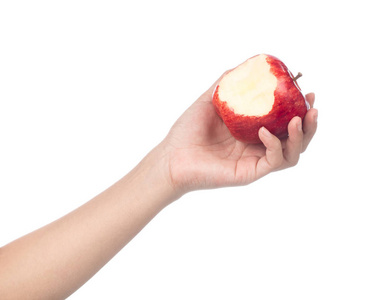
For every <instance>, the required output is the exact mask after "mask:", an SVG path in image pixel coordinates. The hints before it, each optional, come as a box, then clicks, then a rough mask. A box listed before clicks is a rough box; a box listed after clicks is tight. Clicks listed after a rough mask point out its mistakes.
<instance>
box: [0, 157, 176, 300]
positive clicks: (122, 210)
mask: <svg viewBox="0 0 380 300" xmlns="http://www.w3.org/2000/svg"><path fill="white" fill-rule="evenodd" d="M154 151H155V150H154ZM154 151H153V153H150V154H149V155H148V156H147V157H146V158H145V159H144V160H143V161H142V162H141V163H140V164H139V165H138V166H137V167H136V168H135V169H134V170H132V171H131V172H130V173H129V174H128V175H126V176H125V177H124V178H122V179H121V180H120V181H118V182H117V183H115V184H114V185H113V186H111V187H110V188H109V189H107V190H106V191H104V192H103V193H101V194H100V195H98V196H96V197H95V198H94V199H92V200H90V201H89V202H87V203H86V204H84V205H83V206H81V207H79V208H78V209H76V210H75V211H73V212H71V213H70V214H68V215H66V216H64V217H62V218H61V219H59V220H57V221H55V222H53V223H51V224H49V225H47V226H45V227H43V228H41V229H39V230H37V231H35V232H32V233H30V234H28V235H26V236H24V237H22V238H20V239H18V240H16V241H14V242H12V243H10V244H8V245H6V246H4V247H3V248H1V249H0V294H1V295H2V299H62V298H65V297H67V296H69V295H70V294H71V293H73V292H74V291H75V290H77V289H78V288H79V287H80V286H81V285H83V284H84V283H85V282H86V281H87V280H88V279H90V278H91V277H92V276H93V275H94V274H95V273H96V272H97V271H98V270H99V269H100V268H102V267H103V266H104V264H106V263H107V262H108V261H109V260H110V259H111V258H112V257H113V256H114V255H115V254H116V253H117V252H118V251H120V250H121V249H122V248H123V247H124V246H125V245H126V244H127V243H128V242H129V241H130V240H131V239H132V238H133V237H134V236H135V235H136V234H137V233H138V232H139V231H140V230H141V229H142V228H143V227H144V226H145V225H146V224H147V223H148V222H149V221H150V220H151V219H152V218H153V217H154V216H155V215H156V214H157V213H158V212H159V211H160V210H161V209H163V208H164V207H165V206H166V205H168V204H169V203H170V202H171V201H173V200H174V199H175V196H174V194H173V192H172V190H171V187H170V185H168V184H167V182H166V180H165V178H164V174H161V172H162V170H161V169H160V165H159V162H160V158H159V157H156V154H155V153H154Z"/></svg>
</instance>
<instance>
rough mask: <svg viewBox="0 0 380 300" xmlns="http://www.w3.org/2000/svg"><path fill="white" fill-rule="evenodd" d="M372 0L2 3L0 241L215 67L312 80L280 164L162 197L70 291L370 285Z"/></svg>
mask: <svg viewBox="0 0 380 300" xmlns="http://www.w3.org/2000/svg"><path fill="white" fill-rule="evenodd" d="M375 4H376V1H313V2H311V1H280V0H278V1H239V0H235V1H207V0H203V1H195V0H193V1H186V2H185V1H165V0H163V1H1V2H0V245H4V244H6V243H8V242H10V241H12V240H13V239H15V238H17V237H20V236H22V235H24V234H26V233H28V232H30V231H31V230H34V229H36V228H39V227H41V226H43V225H45V224H47V223H49V222H51V221H53V220H55V219H56V218H59V217H61V216H62V215H64V214H66V213H67V212H69V211H71V210H73V209H75V208H76V207H78V206H80V205H81V204H83V203H84V202H86V201H88V200H89V199H91V198H92V197H93V196H95V195H96V194H98V193H99V192H101V191H103V190H104V189H105V188H107V187H108V186H109V185H111V184H112V183H114V182H115V181H116V180H118V179H119V178H120V177H122V176H123V175H124V174H125V173H127V172H128V171H129V170H130V169H131V168H133V167H134V166H135V165H136V164H137V163H138V162H139V160H140V159H141V158H142V157H144V155H145V154H146V153H147V152H148V151H149V150H150V149H151V148H152V147H154V146H155V145H156V144H157V143H158V142H160V141H161V140H162V138H163V137H164V136H165V135H166V133H167V132H168V130H169V129H170V127H171V125H172V124H173V122H174V121H175V120H176V119H177V118H178V117H179V116H180V114H181V113H182V112H183V111H184V110H185V109H186V108H187V107H188V106H189V105H191V103H192V102H193V101H195V100H196V99H197V97H198V96H199V95H200V94H202V93H203V92H204V91H205V90H206V89H207V88H208V87H209V86H210V85H211V84H212V83H213V82H214V81H215V80H216V79H217V78H218V77H219V76H220V75H221V74H222V73H223V72H224V71H225V70H227V69H230V68H232V67H234V66H236V65H237V64H239V63H241V62H242V61H244V60H245V59H247V58H249V57H251V56H253V55H255V54H258V53H268V54H272V55H275V56H277V57H279V58H280V59H282V60H283V61H284V62H285V64H286V65H287V66H288V67H289V68H290V69H291V70H292V72H293V73H297V72H299V71H301V72H302V73H303V74H304V76H303V77H302V78H301V79H300V80H299V84H300V86H301V88H302V90H303V91H304V92H305V93H307V92H311V91H314V92H315V93H316V107H317V108H318V109H319V128H318V132H317V135H316V136H315V139H314V140H313V141H312V143H311V144H310V148H309V149H308V151H307V152H305V153H304V154H303V155H302V158H301V160H300V162H299V164H298V165H297V166H296V167H295V168H292V169H288V170H286V171H282V172H278V173H275V174H271V175H269V176H267V177H265V178H263V179H261V180H259V181H257V182H255V183H253V184H251V185H250V186H247V187H241V188H226V189H220V190H211V191H201V192H194V193H191V194H188V195H186V196H185V197H183V198H182V199H181V200H179V201H177V202H176V203H174V204H172V205H171V206H169V207H167V208H166V209H165V210H164V211H162V212H161V213H160V214H159V215H158V216H157V217H156V218H155V219H154V220H153V221H152V222H151V223H149V225H148V226H147V227H146V228H145V229H144V230H143V231H142V232H141V233H140V234H139V235H138V236H137V237H136V238H135V239H134V240H132V242H131V243H130V244H129V245H127V247H126V248H124V249H123V250H122V251H121V252H120V253H119V254H118V255H117V256H116V257H115V258H114V259H113V260H112V261H111V262H110V263H109V264H108V265H107V266H105V267H104V268H103V269H102V270H101V271H100V272H99V273H98V274H97V275H96V276H95V277H94V278H92V279H91V280H90V281H89V282H88V283H87V284H86V285H84V286H83V287H82V288H81V289H80V290H79V291H77V292H76V293H75V294H74V295H73V296H71V297H70V299H135V300H139V299H292V300H295V299H379V298H380V255H379V253H380V203H379V201H380V193H379V175H378V174H379V167H380V163H379V158H378V154H379V153H378V152H379V148H378V145H379V143H378V137H379V129H380V126H379V109H380V95H379V86H380V84H379V79H380V77H379V69H380V61H379V52H380V46H379V42H378V40H379V28H380V21H379V18H378V13H377V12H378V6H375Z"/></svg>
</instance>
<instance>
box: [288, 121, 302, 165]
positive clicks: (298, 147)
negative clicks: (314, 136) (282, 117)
mask: <svg viewBox="0 0 380 300" xmlns="http://www.w3.org/2000/svg"><path fill="white" fill-rule="evenodd" d="M288 132H289V137H288V138H287V140H286V142H285V149H284V158H285V161H286V167H292V166H295V165H296V164H297V163H298V160H299V158H300V154H301V152H302V149H303V140H304V134H303V131H302V119H301V118H300V117H294V118H293V119H292V120H291V121H290V122H289V125H288Z"/></svg>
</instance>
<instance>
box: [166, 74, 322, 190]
mask: <svg viewBox="0 0 380 300" xmlns="http://www.w3.org/2000/svg"><path fill="white" fill-rule="evenodd" d="M218 81H219V80H218ZM218 81H217V82H215V83H214V84H213V85H212V86H211V87H210V89H209V90H208V91H206V92H205V93H204V94H203V95H202V96H201V97H199V99H198V100H197V101H196V102H194V103H193V105H191V106H190V107H189V108H188V109H187V110H186V111H185V113H184V114H183V115H182V116H181V117H180V118H179V119H178V120H177V122H176V123H175V124H174V125H173V127H172V128H171V130H170V132H169V134H168V136H167V137H166V138H165V140H164V141H163V145H164V146H165V149H166V153H167V155H166V165H167V177H168V180H169V182H170V184H171V185H172V187H173V188H174V189H175V191H176V192H177V193H179V194H184V193H186V192H189V191H192V190H197V189H208V188H218V187H225V186H237V185H246V184H249V183H252V182H254V181H256V180H257V179H259V178H261V177H263V176H265V175H267V174H269V173H270V172H274V171H278V170H282V169H285V168H288V167H292V166H295V165H296V164H297V162H298V160H299V157H300V154H301V153H302V152H304V151H305V150H306V148H307V146H308V145H309V143H310V141H311V139H312V137H313V136H314V134H315V132H316V129H317V115H318V111H317V110H316V109H314V108H313V105H314V100H315V95H314V94H313V93H311V94H308V95H306V99H307V101H308V102H309V104H310V106H311V108H310V110H309V111H308V112H307V114H306V116H305V118H304V120H303V122H302V120H301V118H299V117H294V118H293V119H292V120H291V121H290V123H289V125H288V132H289V136H288V138H286V139H283V140H279V139H278V138H277V137H276V136H274V135H272V134H271V133H270V132H269V131H268V130H266V129H265V128H261V129H260V131H259V137H260V139H261V141H262V142H263V144H259V145H254V144H245V143H243V142H240V141H238V140H236V139H235V138H234V137H233V136H232V135H231V133H230V132H229V130H228V129H227V127H226V125H225V124H224V123H223V121H222V119H221V118H220V117H219V116H218V114H217V113H216V110H215V108H214V106H213V104H212V93H213V91H214V89H215V86H216V85H217V83H218Z"/></svg>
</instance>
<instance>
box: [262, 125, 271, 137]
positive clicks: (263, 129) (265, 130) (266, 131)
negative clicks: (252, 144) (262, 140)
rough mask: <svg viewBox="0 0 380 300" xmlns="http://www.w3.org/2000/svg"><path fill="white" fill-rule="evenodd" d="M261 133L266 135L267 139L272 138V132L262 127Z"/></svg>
mask: <svg viewBox="0 0 380 300" xmlns="http://www.w3.org/2000/svg"><path fill="white" fill-rule="evenodd" d="M260 130H261V133H262V134H263V135H264V136H266V137H270V136H271V134H270V132H269V131H268V129H266V128H265V127H261V129H260Z"/></svg>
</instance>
